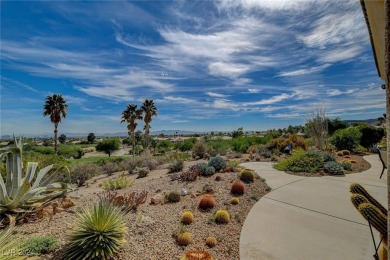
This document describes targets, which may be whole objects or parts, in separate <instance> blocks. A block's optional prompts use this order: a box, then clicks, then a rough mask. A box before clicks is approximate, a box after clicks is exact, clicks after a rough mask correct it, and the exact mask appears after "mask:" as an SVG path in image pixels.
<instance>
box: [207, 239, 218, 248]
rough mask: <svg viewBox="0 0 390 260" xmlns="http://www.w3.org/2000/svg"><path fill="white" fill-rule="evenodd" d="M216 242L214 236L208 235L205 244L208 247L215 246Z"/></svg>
mask: <svg viewBox="0 0 390 260" xmlns="http://www.w3.org/2000/svg"><path fill="white" fill-rule="evenodd" d="M217 244H218V241H217V239H216V238H215V237H208V238H207V239H206V245H207V246H208V247H210V248H211V247H215V246H216V245H217Z"/></svg>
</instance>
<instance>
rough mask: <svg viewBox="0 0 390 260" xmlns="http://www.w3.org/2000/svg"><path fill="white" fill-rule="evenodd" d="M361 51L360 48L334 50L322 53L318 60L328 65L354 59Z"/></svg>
mask: <svg viewBox="0 0 390 260" xmlns="http://www.w3.org/2000/svg"><path fill="white" fill-rule="evenodd" d="M362 51H363V48H362V47H361V46H353V47H340V48H335V49H333V50H331V51H329V52H325V51H324V52H323V53H324V54H321V55H320V57H319V59H318V60H319V61H321V62H330V63H335V62H339V61H346V60H350V59H352V58H355V57H356V56H358V55H359V54H360V53H361V52H362Z"/></svg>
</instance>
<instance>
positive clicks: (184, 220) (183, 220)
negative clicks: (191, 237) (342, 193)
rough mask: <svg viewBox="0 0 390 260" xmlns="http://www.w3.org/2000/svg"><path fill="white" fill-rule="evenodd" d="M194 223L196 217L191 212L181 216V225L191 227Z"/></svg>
mask: <svg viewBox="0 0 390 260" xmlns="http://www.w3.org/2000/svg"><path fill="white" fill-rule="evenodd" d="M193 221H194V215H193V214H192V213H191V212H190V211H186V212H184V213H183V215H181V223H183V224H184V225H189V224H191V223H192V222H193Z"/></svg>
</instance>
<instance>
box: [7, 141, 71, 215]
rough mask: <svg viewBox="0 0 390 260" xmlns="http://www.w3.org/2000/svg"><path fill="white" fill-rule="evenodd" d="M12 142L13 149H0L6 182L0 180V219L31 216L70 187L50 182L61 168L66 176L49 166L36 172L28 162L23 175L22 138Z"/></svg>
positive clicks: (69, 189)
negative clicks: (9, 216)
mask: <svg viewBox="0 0 390 260" xmlns="http://www.w3.org/2000/svg"><path fill="white" fill-rule="evenodd" d="M14 140H15V146H12V147H5V148H2V149H0V151H3V153H1V154H0V161H1V160H3V159H4V158H5V160H6V180H4V179H3V177H2V176H0V215H3V214H7V213H10V214H12V213H28V212H34V211H36V210H37V209H39V208H40V207H42V206H44V205H46V204H47V203H49V202H50V201H51V200H54V199H56V198H58V197H60V196H62V195H64V194H66V193H68V192H70V191H71V190H72V187H71V185H70V183H63V182H54V180H55V179H56V178H57V175H58V173H59V170H60V169H62V168H64V169H65V171H66V173H67V174H68V176H70V174H69V170H68V168H66V167H60V166H58V165H53V164H52V165H49V166H47V167H45V168H43V169H41V170H39V171H37V169H38V163H36V162H28V163H27V167H26V168H27V169H26V171H25V172H23V163H22V151H23V144H22V138H20V139H19V140H17V139H16V138H14ZM50 174H51V175H50ZM46 175H50V176H48V177H47V178H44V177H45V176H46Z"/></svg>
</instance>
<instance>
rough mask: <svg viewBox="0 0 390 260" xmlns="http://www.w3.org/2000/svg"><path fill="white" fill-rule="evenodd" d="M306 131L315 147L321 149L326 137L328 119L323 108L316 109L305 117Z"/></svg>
mask: <svg viewBox="0 0 390 260" xmlns="http://www.w3.org/2000/svg"><path fill="white" fill-rule="evenodd" d="M306 131H307V134H308V136H310V137H311V138H312V139H313V142H314V145H315V147H317V148H318V149H323V148H324V146H325V144H326V139H327V137H328V119H327V117H326V112H325V109H324V108H323V107H316V108H314V109H313V110H312V112H311V113H309V114H308V115H307V117H306Z"/></svg>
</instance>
